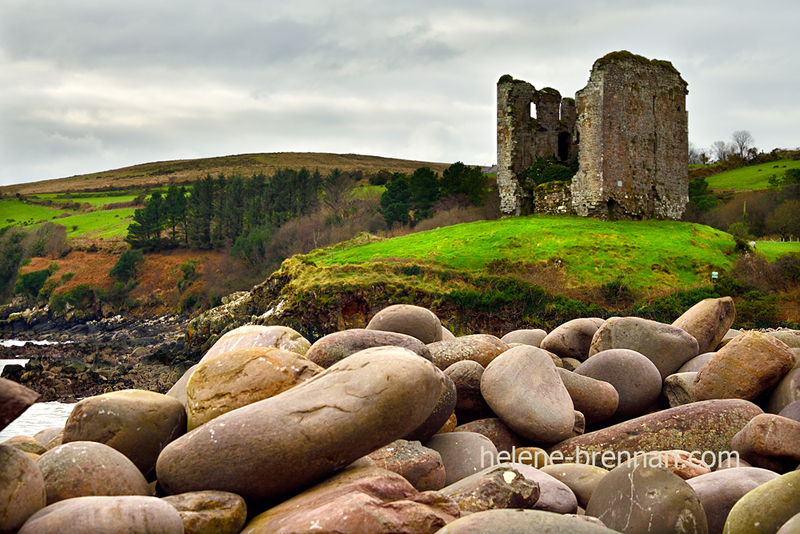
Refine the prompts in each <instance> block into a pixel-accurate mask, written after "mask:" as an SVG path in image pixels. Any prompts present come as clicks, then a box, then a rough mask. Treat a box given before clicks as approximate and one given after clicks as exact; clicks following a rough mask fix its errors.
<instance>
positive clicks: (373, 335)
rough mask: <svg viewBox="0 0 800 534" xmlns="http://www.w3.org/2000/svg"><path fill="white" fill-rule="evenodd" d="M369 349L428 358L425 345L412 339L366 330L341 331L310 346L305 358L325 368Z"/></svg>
mask: <svg viewBox="0 0 800 534" xmlns="http://www.w3.org/2000/svg"><path fill="white" fill-rule="evenodd" d="M372 347H403V348H404V349H408V350H410V351H411V352H415V353H417V354H419V355H420V356H422V357H423V358H425V359H426V360H430V359H431V351H430V350H428V346H427V345H426V344H425V343H423V342H422V341H420V340H419V339H417V338H415V337H414V336H409V335H407V334H401V333H398V332H383V331H380V330H368V329H366V328H353V329H350V330H341V331H339V332H334V333H332V334H328V335H327V336H323V337H321V338H319V339H318V340H316V341H315V342H314V344H313V345H311V348H309V349H308V352H306V358H308V359H309V360H311V361H312V362H314V363H316V364H317V365H319V366H320V367H324V368H325V369H327V368H328V367H330V366H331V365H333V364H335V363H336V362H339V361H341V360H343V359H344V358H346V357H348V356H350V355H351V354H354V353H356V352H358V351H360V350H364V349H369V348H372Z"/></svg>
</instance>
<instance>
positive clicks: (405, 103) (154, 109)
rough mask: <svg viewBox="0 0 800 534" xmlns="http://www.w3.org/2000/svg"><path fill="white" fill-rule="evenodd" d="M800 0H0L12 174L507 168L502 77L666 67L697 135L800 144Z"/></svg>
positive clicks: (563, 85) (572, 86)
mask: <svg viewBox="0 0 800 534" xmlns="http://www.w3.org/2000/svg"><path fill="white" fill-rule="evenodd" d="M798 22H800V2H797V1H796V0H786V1H783V0H781V1H773V0H762V1H761V2H753V1H750V0H748V1H746V2H745V1H737V0H733V1H732V0H713V1H704V0H668V1H649V0H606V1H583V2H578V1H570V0H561V1H558V2H555V1H552V0H551V1H548V2H541V1H538V0H537V1H528V2H524V1H521V0H519V1H513V0H494V1H492V2H488V1H476V0H460V1H458V2H443V1H436V0H425V1H419V0H404V1H393V2H389V1H383V2H378V1H368V0H354V1H346V0H341V1H323V0H300V1H297V0H288V1H282V2H273V1H264V0H261V1H257V0H251V1H245V0H225V1H222V0H191V1H188V0H159V1H151V0H137V1H136V2H132V1H127V0H126V1H124V2H123V1H115V0H97V1H74V0H55V1H49V0H43V1H39V0H25V1H20V0H0V141H1V142H2V144H1V145H0V185H6V184H11V183H20V182H29V181H36V180H43V179H48V178H61V177H65V176H72V175H75V174H85V173H91V172H98V171H102V170H108V169H114V168H119V167H124V166H128V165H134V164H137V163H146V162H151V161H163V160H170V159H184V158H198V157H208V156H223V155H229V154H244V153H251V152H335V153H356V154H368V155H377V156H386V157H398V158H408V159H417V160H426V161H439V162H446V163H450V162H454V161H464V162H465V163H470V164H492V163H495V162H496V159H497V157H496V136H495V124H496V114H495V104H496V82H497V80H498V78H499V77H500V76H501V75H503V74H511V75H512V76H514V77H515V78H519V79H523V80H526V81H528V82H530V83H532V84H533V85H535V86H536V87H537V88H541V87H545V86H551V87H555V88H556V89H558V90H559V91H560V92H561V94H562V95H563V96H574V94H575V92H576V91H577V90H579V89H581V88H582V87H583V86H584V85H585V84H586V82H587V80H588V78H589V71H590V70H591V67H592V63H593V62H594V61H595V59H597V58H599V57H601V56H603V55H605V54H606V53H608V52H611V51H616V50H629V51H631V52H633V53H635V54H640V55H643V56H646V57H648V58H658V59H666V60H669V61H671V62H672V63H673V65H674V66H675V67H676V68H677V69H678V70H679V71H680V72H681V75H682V76H683V78H684V79H685V80H686V81H687V82H688V83H689V95H688V97H687V108H688V110H689V139H690V141H692V142H693V143H695V145H697V146H698V147H708V146H710V145H711V143H712V142H714V141H716V140H725V141H729V140H730V135H731V133H732V132H733V131H734V130H749V131H750V132H751V133H752V135H753V137H754V139H755V142H756V146H757V147H758V148H760V149H762V150H766V151H769V150H771V149H773V148H776V147H783V148H795V147H797V146H798V145H800V128H798V124H800V98H798V93H799V90H800V30H798Z"/></svg>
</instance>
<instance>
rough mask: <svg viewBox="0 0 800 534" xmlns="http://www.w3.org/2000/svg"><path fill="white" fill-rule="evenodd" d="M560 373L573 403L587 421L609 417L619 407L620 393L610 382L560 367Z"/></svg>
mask: <svg viewBox="0 0 800 534" xmlns="http://www.w3.org/2000/svg"><path fill="white" fill-rule="evenodd" d="M558 374H559V376H561V381H562V382H563V383H564V387H566V388H567V391H568V392H569V396H570V398H572V404H573V406H574V407H575V409H576V410H578V411H579V412H581V413H582V414H583V416H584V417H585V418H586V422H587V423H596V422H597V421H603V420H604V419H608V418H609V417H611V416H612V415H614V413H615V412H616V411H617V408H618V407H619V393H618V392H617V389H616V388H615V387H614V386H613V385H612V384H611V383H609V382H605V381H603V380H597V379H595V378H592V377H590V376H585V375H583V374H579V373H574V372H572V371H567V370H566V369H563V368H559V369H558Z"/></svg>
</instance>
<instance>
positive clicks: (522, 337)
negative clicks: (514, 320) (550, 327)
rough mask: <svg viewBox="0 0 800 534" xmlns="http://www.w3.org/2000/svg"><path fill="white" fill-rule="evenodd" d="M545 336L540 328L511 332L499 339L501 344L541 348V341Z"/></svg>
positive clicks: (545, 333)
mask: <svg viewBox="0 0 800 534" xmlns="http://www.w3.org/2000/svg"><path fill="white" fill-rule="evenodd" d="M545 336H547V332H545V331H544V330H542V329H541V328H533V329H520V330H512V331H511V332H508V333H507V334H506V335H504V336H503V337H501V338H500V341H502V342H503V343H506V344H509V343H521V344H523V345H532V346H534V347H541V343H542V340H543V339H544V338H545Z"/></svg>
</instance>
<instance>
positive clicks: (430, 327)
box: [367, 304, 442, 345]
mask: <svg viewBox="0 0 800 534" xmlns="http://www.w3.org/2000/svg"><path fill="white" fill-rule="evenodd" d="M367 330H383V331H385V332H399V333H400V334H407V335H409V336H414V337H415V338H417V339H419V340H420V341H422V342H423V343H425V344H426V345H427V344H428V343H434V342H436V341H441V340H442V323H441V321H440V320H439V318H438V317H436V314H435V313H433V312H432V311H431V310H429V309H427V308H423V307H421V306H414V305H413V304H393V305H391V306H387V307H386V308H383V309H382V310H381V311H379V312H378V313H376V314H375V316H374V317H373V318H372V319H370V321H369V323H368V324H367Z"/></svg>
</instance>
